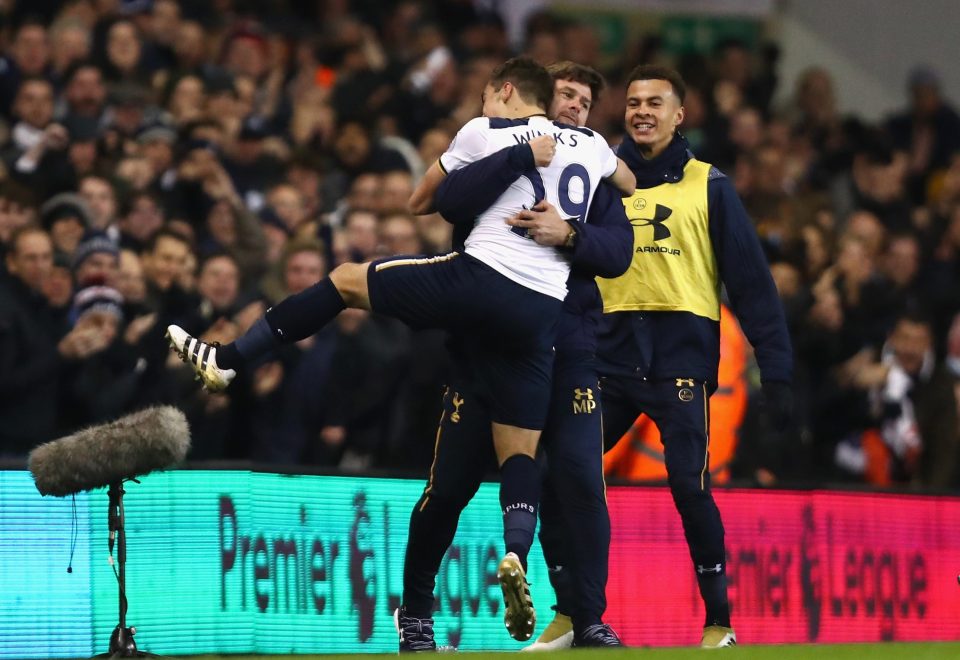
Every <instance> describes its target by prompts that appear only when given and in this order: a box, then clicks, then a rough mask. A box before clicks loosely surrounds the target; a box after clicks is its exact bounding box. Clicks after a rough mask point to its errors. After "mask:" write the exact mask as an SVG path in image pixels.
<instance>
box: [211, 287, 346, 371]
mask: <svg viewBox="0 0 960 660" xmlns="http://www.w3.org/2000/svg"><path fill="white" fill-rule="evenodd" d="M345 308H346V305H345V304H344V302H343V298H342V297H341V296H340V292H339V291H337V288H336V287H335V286H334V285H333V282H332V281H331V280H330V278H329V277H327V278H324V279H322V280H320V281H319V282H317V283H316V284H314V285H313V286H311V287H309V288H307V289H304V290H303V291H301V292H300V293H297V294H294V295H292V296H288V297H287V298H284V299H283V300H281V301H280V302H279V303H277V304H276V305H275V306H273V307H271V308H270V309H268V310H267V313H266V314H264V315H263V317H261V318H259V319H257V321H256V322H255V323H254V324H253V325H252V326H250V329H249V330H247V331H246V332H245V333H244V334H243V336H241V337H239V338H238V339H237V340H236V341H235V342H233V343H232V344H227V345H225V346H221V347H220V348H219V349H218V350H217V366H219V367H220V368H221V369H236V368H238V367H241V366H242V365H243V364H244V363H247V362H252V361H254V360H257V359H259V358H261V357H263V356H265V355H267V354H268V353H270V352H271V351H273V350H274V349H276V348H277V347H278V346H280V345H281V344H292V343H293V342H296V341H300V340H301V339H306V338H307V337H309V336H310V335H312V334H314V333H316V332H317V331H318V330H320V329H321V328H322V327H323V326H325V325H326V324H327V323H329V322H330V321H332V320H333V319H334V317H336V315H337V314H339V313H340V312H341V311H343V310H344V309H345Z"/></svg>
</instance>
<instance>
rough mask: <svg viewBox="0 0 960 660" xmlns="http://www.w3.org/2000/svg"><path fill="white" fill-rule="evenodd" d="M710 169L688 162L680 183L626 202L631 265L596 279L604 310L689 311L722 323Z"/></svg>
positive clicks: (649, 190)
mask: <svg viewBox="0 0 960 660" xmlns="http://www.w3.org/2000/svg"><path fill="white" fill-rule="evenodd" d="M710 168H711V166H710V164H709V163H703V162H701V161H698V160H696V159H693V158H691V159H690V160H689V161H688V162H687V164H686V166H685V167H684V170H683V178H682V179H681V180H680V181H679V182H677V183H663V184H660V185H659V186H656V187H654V188H646V189H643V190H637V191H636V192H634V194H633V195H632V196H630V197H629V198H624V200H623V205H624V207H625V208H626V211H627V217H628V218H629V219H630V224H631V225H633V249H634V253H633V261H632V262H631V263H630V268H629V269H628V270H627V272H626V273H624V274H623V275H621V276H620V277H616V278H613V279H606V278H602V277H598V278H597V285H598V286H599V287H600V293H601V295H602V296H603V311H604V312H624V311H651V312H692V313H693V314H696V315H698V316H704V317H706V318H709V319H713V320H714V321H719V320H720V280H719V277H718V276H717V259H716V256H715V255H714V252H713V245H712V244H711V242H710V232H709V214H708V209H707V178H708V175H709V173H710Z"/></svg>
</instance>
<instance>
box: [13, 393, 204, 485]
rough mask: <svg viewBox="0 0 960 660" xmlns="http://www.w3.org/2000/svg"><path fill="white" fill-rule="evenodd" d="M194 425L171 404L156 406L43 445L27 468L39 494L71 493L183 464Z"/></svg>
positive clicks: (32, 454)
mask: <svg viewBox="0 0 960 660" xmlns="http://www.w3.org/2000/svg"><path fill="white" fill-rule="evenodd" d="M189 449H190V427H189V426H188V425H187V419H186V417H184V415H183V413H182V412H180V411H179V410H178V409H176V408H174V407H172V406H156V407H152V408H146V409H144V410H141V411H139V412H135V413H133V414H130V415H126V416H124V417H121V418H120V419H117V420H115V421H113V422H109V423H107V424H100V425H98V426H91V427H90V428H87V429H83V430H81V431H77V432H76V433H74V434H73V435H68V436H67V437H65V438H60V439H59V440H54V441H52V442H48V443H46V444H42V445H40V446H39V447H37V448H36V449H34V450H33V451H32V452H30V460H29V468H30V472H31V473H33V480H34V482H35V483H36V484H37V490H38V491H40V494H41V495H56V496H58V497H62V496H64V495H72V494H74V493H79V492H81V491H84V490H92V489H94V488H100V487H102V486H108V485H110V484H114V483H117V482H120V481H123V480H124V479H131V478H133V477H137V476H140V475H143V474H147V473H148V472H153V471H154V470H163V469H166V468H168V467H172V466H173V465H174V464H176V463H179V462H181V461H182V460H183V459H184V457H185V456H186V455H187V450H189Z"/></svg>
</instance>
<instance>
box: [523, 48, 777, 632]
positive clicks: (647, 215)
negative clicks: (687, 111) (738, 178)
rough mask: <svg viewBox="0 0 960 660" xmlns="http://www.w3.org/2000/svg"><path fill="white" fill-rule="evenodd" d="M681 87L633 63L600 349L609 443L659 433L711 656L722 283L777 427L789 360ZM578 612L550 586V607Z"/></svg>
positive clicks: (718, 616) (716, 614) (765, 271)
mask: <svg viewBox="0 0 960 660" xmlns="http://www.w3.org/2000/svg"><path fill="white" fill-rule="evenodd" d="M684 92H685V86H684V83H683V80H682V79H681V78H680V76H679V74H677V72H676V71H674V70H672V69H669V68H666V67H658V66H652V65H642V66H639V67H637V68H636V69H635V70H634V71H633V72H632V73H631V76H630V79H629V86H628V88H627V107H626V112H625V124H626V132H627V134H626V137H625V139H624V141H623V143H622V144H621V145H620V148H619V150H618V155H619V156H620V158H622V159H623V160H624V161H625V162H626V163H627V164H628V165H629V166H630V168H631V170H632V171H633V173H634V175H635V176H636V178H637V190H636V192H635V193H634V194H633V195H632V196H630V197H625V198H624V199H623V204H624V207H625V209H626V212H627V216H628V218H629V219H630V224H631V225H633V228H634V254H633V262H632V263H631V265H630V268H629V270H628V271H627V272H626V273H625V274H623V275H621V276H619V277H616V278H612V279H600V280H598V284H599V286H600V292H601V295H602V297H603V308H604V315H603V326H602V329H601V331H600V343H599V350H598V354H597V355H598V358H599V361H600V373H601V380H600V383H601V389H602V390H603V434H604V440H605V442H606V443H607V446H608V448H609V446H610V445H611V444H612V443H615V442H616V441H617V440H618V439H619V438H620V437H622V436H623V434H624V433H625V432H626V431H627V429H629V428H630V426H631V425H632V424H633V423H634V421H635V420H636V418H637V416H638V415H639V414H640V413H641V412H643V413H647V415H649V416H650V418H651V419H653V421H654V422H655V423H656V424H657V426H658V428H659V430H660V435H661V438H662V441H663V445H664V459H665V462H666V468H667V475H668V477H667V479H668V483H669V486H670V491H671V493H672V495H673V499H674V502H675V504H676V506H677V510H678V512H679V513H680V517H681V520H682V522H683V530H684V534H685V536H686V540H687V545H688V546H689V548H690V555H691V558H692V559H693V565H694V569H695V571H696V576H697V583H698V586H699V589H700V594H701V597H702V598H703V601H704V605H705V608H706V621H705V624H704V631H703V637H702V640H701V646H703V647H706V648H716V647H721V646H731V645H733V644H735V643H736V635H735V633H734V631H733V628H732V627H731V625H730V607H729V604H728V600H727V581H726V557H725V550H724V530H723V523H722V522H721V519H720V513H719V511H718V509H717V506H716V503H715V502H714V500H713V495H712V494H711V491H710V473H709V454H708V444H709V419H708V415H709V407H708V399H709V396H710V394H712V393H713V391H714V390H715V389H716V387H717V368H718V364H719V360H720V324H719V318H720V287H721V284H723V285H725V286H726V291H727V295H728V297H729V299H730V306H731V307H732V309H733V311H734V313H735V314H736V316H737V318H738V320H739V321H740V324H741V326H742V328H743V330H744V332H745V334H746V336H747V338H748V339H749V340H750V343H751V344H752V345H753V348H754V351H755V354H756V358H757V362H758V364H759V366H760V371H761V379H762V385H763V394H764V403H765V404H766V408H767V414H768V416H769V417H770V421H771V423H772V424H773V426H774V427H776V428H779V429H782V428H783V427H785V426H786V424H787V423H788V421H789V418H790V415H791V410H792V390H791V386H790V382H791V379H792V370H793V358H792V352H791V348H790V338H789V335H788V331H787V326H786V322H785V320H784V315H783V310H782V307H781V304H780V300H779V298H778V296H777V291H776V288H775V286H774V284H773V279H772V277H771V276H770V270H769V267H768V265H767V261H766V258H765V257H764V254H763V251H762V249H761V247H760V242H759V240H758V239H757V236H756V232H755V230H754V228H753V224H752V223H751V221H750V218H749V217H748V216H747V213H746V211H745V209H744V208H743V205H742V203H741V202H740V199H739V198H738V197H737V194H736V191H735V190H734V187H733V185H732V183H731V182H730V180H729V179H727V178H726V176H725V175H724V174H723V173H721V172H720V171H719V170H717V169H716V168H714V167H712V166H711V165H710V164H708V163H704V162H701V161H698V160H697V159H696V158H695V157H694V156H693V154H691V153H690V151H689V148H688V145H687V141H686V140H685V139H684V138H683V136H681V135H680V134H679V133H677V127H678V126H679V125H680V123H681V122H682V121H683V97H684ZM546 511H547V506H546V504H543V505H542V512H543V513H545V512H546ZM564 534H565V532H564V531H563V528H562V525H561V524H560V522H559V521H556V520H551V519H548V518H547V517H545V516H544V515H541V532H540V538H541V543H542V544H543V545H544V547H545V548H546V547H547V546H548V545H554V546H556V547H557V548H559V549H560V552H562V551H563V548H564V544H563V538H564ZM544 553H545V554H546V550H544ZM561 563H565V562H561ZM574 605H575V603H572V602H570V601H567V602H565V597H564V594H563V593H562V592H559V591H558V610H559V611H561V612H565V611H569V610H570V608H572V607H574Z"/></svg>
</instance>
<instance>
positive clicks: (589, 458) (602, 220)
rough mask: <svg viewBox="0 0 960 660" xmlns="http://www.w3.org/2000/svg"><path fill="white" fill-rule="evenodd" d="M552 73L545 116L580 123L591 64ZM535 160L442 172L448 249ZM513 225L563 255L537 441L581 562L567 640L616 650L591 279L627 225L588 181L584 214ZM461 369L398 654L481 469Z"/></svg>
mask: <svg viewBox="0 0 960 660" xmlns="http://www.w3.org/2000/svg"><path fill="white" fill-rule="evenodd" d="M550 69H551V73H552V74H553V76H554V79H555V81H556V88H555V91H556V95H555V101H554V105H553V107H552V113H551V116H553V117H555V118H557V119H558V120H559V121H560V122H563V123H564V124H572V125H582V124H583V123H584V122H585V121H586V115H587V113H588V112H589V107H590V104H591V103H592V101H593V99H594V97H595V96H596V95H597V93H598V92H599V90H600V87H601V85H602V79H601V78H600V77H599V75H598V74H596V72H594V71H592V70H591V69H589V68H587V67H582V66H579V65H574V64H570V63H564V64H560V65H554V66H553V67H551V68H550ZM582 130H584V131H587V129H582ZM533 166H534V162H533V155H532V150H531V148H530V146H529V145H527V144H521V145H517V146H515V147H511V148H508V149H504V150H503V151H501V152H498V153H496V154H493V155H492V156H489V157H487V158H485V159H483V160H481V161H479V162H476V163H473V164H471V165H468V166H466V167H464V168H462V169H461V170H457V171H456V172H452V173H450V174H449V175H448V176H447V177H446V179H445V180H444V182H443V184H442V185H441V187H440V189H439V190H438V191H437V194H436V195H435V198H434V201H435V204H436V208H437V210H438V211H440V212H441V213H442V214H443V215H444V217H445V218H447V219H448V220H450V221H451V222H454V223H455V235H454V236H455V237H454V244H455V245H456V244H457V243H458V241H462V238H463V237H464V236H465V235H466V234H467V233H469V229H470V227H471V226H472V222H473V219H474V218H475V217H477V215H479V213H480V212H482V211H483V210H485V209H486V208H487V207H489V206H490V205H491V204H492V203H493V202H494V201H495V200H496V199H497V197H498V196H499V195H500V194H501V193H502V192H503V191H504V190H505V189H506V187H507V186H509V185H510V183H512V182H513V181H515V180H516V179H517V178H518V177H519V176H523V175H524V173H525V172H529V171H530V170H531V169H533ZM541 208H542V207H541ZM511 224H514V226H515V227H516V228H517V230H518V231H524V232H526V233H527V235H528V236H529V237H530V238H531V239H532V240H535V241H537V242H538V243H541V244H543V245H555V246H557V247H558V249H559V250H560V251H561V252H562V253H564V254H566V255H568V256H569V258H570V259H571V262H572V266H573V268H572V271H571V274H570V278H569V280H568V282H567V287H568V294H567V297H566V299H565V300H564V304H563V311H562V315H561V321H560V327H559V332H558V338H557V340H556V344H555V348H556V357H555V362H554V371H553V387H552V395H551V403H550V410H549V415H548V421H547V425H546V428H545V429H544V434H543V438H542V445H543V447H544V449H545V451H546V453H547V461H548V463H549V474H550V479H551V481H552V483H553V484H555V486H556V488H557V493H556V496H555V497H554V498H548V499H547V501H546V504H545V506H547V507H548V508H553V510H554V515H557V516H560V517H562V518H563V520H564V523H565V525H564V526H565V528H566V526H569V528H570V529H571V530H573V531H572V532H571V533H570V534H569V535H568V536H567V537H566V539H565V542H567V543H570V546H571V550H572V555H573V559H574V561H576V562H577V565H578V566H579V565H580V564H581V563H583V565H585V566H587V567H588V570H584V571H574V572H573V573H574V574H573V576H571V577H572V578H573V582H574V584H573V585H571V586H570V589H569V591H570V599H571V600H574V601H575V605H574V606H572V607H571V608H570V609H569V610H568V614H570V615H572V625H573V629H574V631H573V632H574V633H575V635H574V634H570V635H568V637H572V638H574V639H573V643H575V644H577V645H581V646H587V645H590V646H606V645H619V639H618V638H617V636H616V634H615V633H614V632H613V631H612V630H611V629H610V628H609V626H606V625H604V624H603V623H602V620H601V617H602V615H603V613H604V610H605V609H606V597H605V589H606V581H607V555H608V550H609V542H610V519H609V514H608V513H607V508H606V499H605V494H604V483H603V466H602V439H601V417H600V405H599V403H600V402H599V390H598V385H597V380H598V377H597V371H596V361H595V357H594V355H595V352H596V328H597V327H598V324H599V322H600V316H601V306H600V297H599V292H598V290H597V285H596V282H595V279H594V278H595V277H596V276H598V275H599V276H605V277H615V276H617V275H619V274H621V273H623V272H624V271H625V270H626V268H627V266H628V264H629V263H630V259H631V248H632V230H631V228H630V226H629V224H628V223H627V221H626V216H625V214H624V210H623V204H622V202H621V201H620V195H619V193H618V192H617V191H616V190H615V189H613V188H612V187H611V186H609V185H607V184H602V185H600V186H599V187H598V188H597V193H596V195H595V197H594V199H593V203H592V204H591V206H590V209H589V213H588V215H587V218H571V219H569V220H563V219H561V218H560V217H559V215H557V214H555V213H554V214H552V215H550V217H549V218H543V219H538V220H524V219H515V220H513V221H511ZM456 350H457V348H456V346H454V351H456ZM458 362H461V361H458ZM469 370H470V368H469V365H466V366H465V367H464V368H463V370H462V371H461V372H459V373H457V374H455V375H454V377H453V378H452V379H451V382H450V384H449V386H448V389H447V392H446V395H445V397H444V408H445V414H444V416H443V418H442V421H441V425H440V429H439V430H438V433H437V441H436V448H435V456H434V463H433V465H432V467H431V471H430V480H429V482H428V484H427V487H426V489H425V490H424V494H423V496H422V497H421V498H420V500H419V501H418V502H417V504H416V506H415V507H414V510H413V513H412V516H411V520H410V532H409V538H408V544H407V551H406V556H405V561H404V593H403V607H402V608H401V610H400V611H399V612H398V625H399V626H400V628H401V650H402V651H404V650H415V649H423V650H427V649H430V648H435V644H434V642H433V630H432V624H433V621H432V619H431V618H430V617H431V612H432V609H433V603H434V597H433V590H434V583H435V578H436V574H437V571H438V570H439V566H440V562H441V559H442V557H443V554H444V553H445V552H446V550H447V548H448V547H449V545H450V543H451V542H452V540H453V536H454V533H455V532H456V527H457V521H458V519H459V515H460V512H461V511H462V510H463V508H464V507H465V506H466V504H467V503H468V502H469V500H470V499H471V498H472V497H473V495H474V494H475V493H476V491H477V489H478V488H479V485H480V482H481V481H482V479H483V476H484V474H485V472H486V470H487V468H488V466H489V465H490V464H491V460H490V455H491V443H490V439H489V435H490V432H489V428H490V424H489V413H488V410H487V407H486V405H485V402H484V401H483V400H482V398H481V397H479V396H478V394H477V393H476V390H475V388H474V387H473V385H472V383H471V377H470V373H469ZM551 548H552V546H551ZM545 555H547V563H548V565H553V562H552V561H551V557H550V556H549V554H547V549H546V548H545ZM568 626H569V622H568ZM567 645H569V641H568V642H567Z"/></svg>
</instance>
